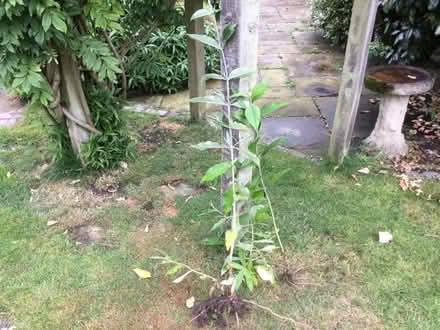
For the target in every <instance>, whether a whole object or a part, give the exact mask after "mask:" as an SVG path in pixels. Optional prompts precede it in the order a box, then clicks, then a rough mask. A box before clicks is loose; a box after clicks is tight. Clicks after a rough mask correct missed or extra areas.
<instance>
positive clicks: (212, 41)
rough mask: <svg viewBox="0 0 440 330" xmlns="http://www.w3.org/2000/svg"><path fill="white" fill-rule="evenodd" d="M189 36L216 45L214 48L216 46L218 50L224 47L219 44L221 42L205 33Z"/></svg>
mask: <svg viewBox="0 0 440 330" xmlns="http://www.w3.org/2000/svg"><path fill="white" fill-rule="evenodd" d="M188 37H190V38H191V39H193V40H197V41H200V42H201V43H202V44H205V45H208V46H211V47H214V48H216V49H218V50H221V49H222V48H221V46H220V45H219V43H218V42H217V41H216V40H215V39H213V38H211V37H208V36H207V35H204V34H188Z"/></svg>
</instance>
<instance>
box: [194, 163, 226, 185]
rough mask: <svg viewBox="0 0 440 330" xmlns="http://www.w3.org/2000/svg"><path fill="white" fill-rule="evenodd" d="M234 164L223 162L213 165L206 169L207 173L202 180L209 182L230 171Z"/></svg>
mask: <svg viewBox="0 0 440 330" xmlns="http://www.w3.org/2000/svg"><path fill="white" fill-rule="evenodd" d="M232 166H233V165H232V163H231V162H223V163H219V164H216V165H214V166H212V167H211V168H210V169H209V170H208V171H206V174H205V175H204V176H203V178H202V182H209V181H212V180H214V179H216V178H218V177H219V176H222V175H223V174H225V173H226V172H227V171H229V170H230V169H231V168H232Z"/></svg>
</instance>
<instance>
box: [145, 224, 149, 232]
mask: <svg viewBox="0 0 440 330" xmlns="http://www.w3.org/2000/svg"><path fill="white" fill-rule="evenodd" d="M149 231H150V225H146V226H145V229H144V232H146V233H148V232H149Z"/></svg>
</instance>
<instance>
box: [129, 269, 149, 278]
mask: <svg viewBox="0 0 440 330" xmlns="http://www.w3.org/2000/svg"><path fill="white" fill-rule="evenodd" d="M133 271H134V272H135V273H136V275H137V276H138V277H139V278H141V279H143V280H144V279H147V278H151V273H150V272H149V271H148V270H143V269H140V268H135V269H133Z"/></svg>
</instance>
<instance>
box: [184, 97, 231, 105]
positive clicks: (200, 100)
mask: <svg viewBox="0 0 440 330" xmlns="http://www.w3.org/2000/svg"><path fill="white" fill-rule="evenodd" d="M190 102H191V103H207V104H217V105H221V106H226V105H227V104H226V103H225V100H224V99H223V98H222V97H220V96H218V95H209V96H202V97H194V98H192V99H191V100H190Z"/></svg>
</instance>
